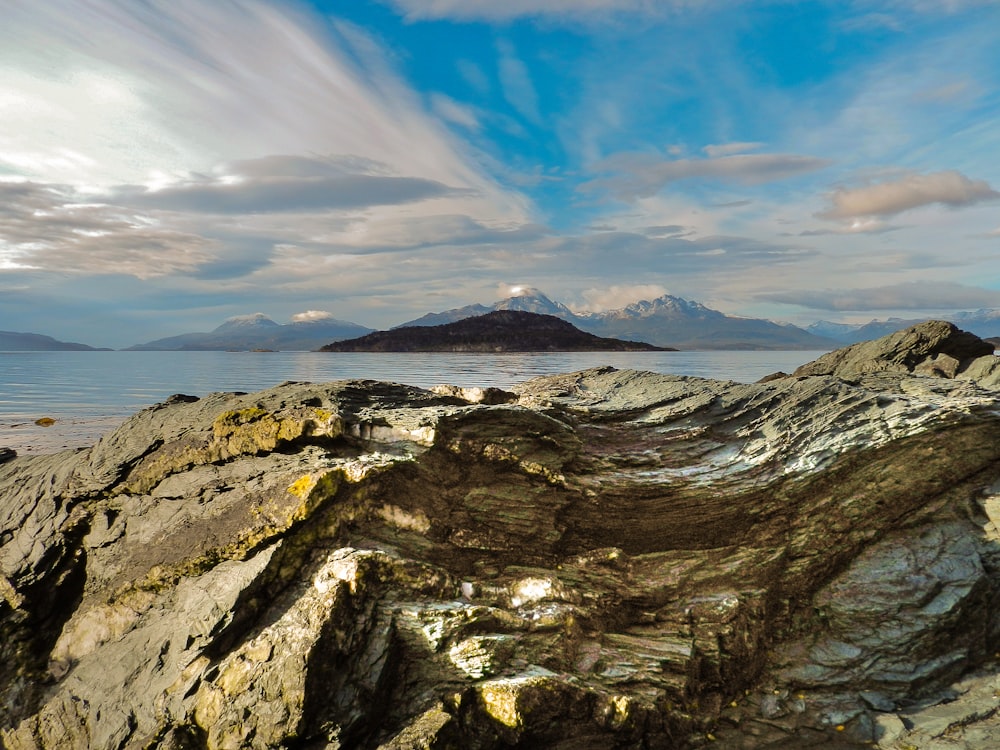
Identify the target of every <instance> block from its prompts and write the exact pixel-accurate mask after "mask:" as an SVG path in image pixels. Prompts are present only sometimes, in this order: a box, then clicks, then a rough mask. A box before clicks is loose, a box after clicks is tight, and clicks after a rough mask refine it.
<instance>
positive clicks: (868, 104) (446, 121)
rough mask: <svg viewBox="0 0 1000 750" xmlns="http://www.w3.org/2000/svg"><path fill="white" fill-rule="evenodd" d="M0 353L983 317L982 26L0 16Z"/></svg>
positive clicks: (997, 215) (151, 14)
mask: <svg viewBox="0 0 1000 750" xmlns="http://www.w3.org/2000/svg"><path fill="white" fill-rule="evenodd" d="M0 16H2V19H3V20H2V23H0V329H3V330H10V331H30V332H34V333H43V334H47V335H51V336H55V337H56V338H60V339H63V340H72V341H82V342H84V343H88V344H91V345H93V346H107V347H114V348H120V347H125V346H129V345H132V344H136V343H141V342H145V341H150V340H153V339H156V338H160V337H163V336H168V335H174V334H178V333H183V332H190V331H207V330H211V329H212V328H215V327H216V326H218V325H219V324H220V323H222V322H223V321H224V320H225V319H226V318H228V317H231V316H235V315H243V314H250V313H255V312H263V313H265V314H266V315H268V316H269V317H271V318H273V319H274V320H276V321H278V322H280V323H284V322H288V321H290V320H293V319H296V316H302V315H305V316H306V317H312V318H315V317H317V316H320V315H322V314H329V315H331V316H333V317H336V318H339V319H342V320H350V321H354V322H357V323H360V324H362V325H366V326H369V327H373V328H386V327H389V326H392V325H396V324H398V323H401V322H403V321H406V320H410V319H413V318H416V317H419V316H420V315H422V314H424V313H426V312H431V311H441V310H446V309H449V308H453V307H458V306H462V305H466V304H471V303H474V302H480V303H485V304H488V303H491V302H493V301H495V300H497V299H501V298H503V297H506V296H509V293H508V290H509V289H510V288H511V287H513V286H528V287H534V288H538V289H540V290H542V291H543V292H544V293H545V294H547V295H548V296H549V297H551V298H552V299H555V300H558V301H561V302H564V303H566V304H568V305H569V306H570V307H572V308H573V309H576V310H594V311H597V310H606V309H614V308H618V307H622V306H625V305H627V304H629V303H631V302H634V301H636V300H639V299H651V298H654V297H657V296H659V295H662V294H673V295H676V296H679V297H683V298H685V299H689V300H696V301H698V302H701V303H702V304H705V305H708V306H709V307H713V308H715V309H718V310H721V311H723V312H726V313H728V314H732V315H745V316H752V317H765V318H770V319H772V320H779V321H787V322H793V323H796V324H800V325H804V324H808V323H810V322H813V321H816V320H833V321H843V322H865V321H868V320H871V319H875V318H878V319H884V318H887V317H890V316H899V317H905V318H916V317H923V316H933V315H944V314H948V313H949V312H954V311H958V310H975V309H978V308H992V307H1000V44H998V43H997V40H998V38H1000V1H998V0H980V1H978V2H977V1H975V0H825V1H819V0H817V1H815V2H813V1H807V0H803V1H802V2H795V1H793V0H503V1H502V2H498V1H497V0H314V1H313V2H305V1H304V0H269V1H266V2H265V1H264V0H45V2H38V1H37V0H0Z"/></svg>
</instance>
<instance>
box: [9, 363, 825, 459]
mask: <svg viewBox="0 0 1000 750" xmlns="http://www.w3.org/2000/svg"><path fill="white" fill-rule="evenodd" d="M820 354H822V352H807V351H787V352H757V351H750V352H740V351H725V352H620V353H591V352H586V353H556V354H550V353H524V354H328V353H321V352H261V353H256V352H0V447H10V448H14V449H15V450H17V451H18V453H19V454H22V455H23V454H30V453H39V452H50V451H53V450H59V449H61V448H76V447H82V446H86V445H91V444H92V443H93V442H94V441H95V440H96V439H97V438H98V437H100V436H101V435H102V434H104V433H105V432H107V431H109V430H112V429H114V428H115V427H116V426H117V425H118V424H120V423H121V422H122V421H123V420H124V419H125V418H126V417H128V416H129V415H131V414H133V413H134V412H136V411H138V410H139V409H142V408H144V407H146V406H150V405H151V404H155V403H157V402H159V401H163V400H164V399H166V398H167V397H168V396H170V395H171V394H174V393H186V394H189V395H193V396H203V395H205V394H207V393H211V392H213V391H256V390H260V389H262V388H269V387H270V386H273V385H276V384H278V383H281V382H282V381H285V380H300V381H311V382H324V381H329V380H343V379H349V378H368V379H373V380H389V381H394V382H397V383H407V384H409V385H415V386H420V387H430V386H433V385H437V384H439V383H449V384H452V385H458V386H467V387H468V386H496V387H498V388H509V387H510V386H512V385H514V384H515V383H520V382H523V381H525V380H528V379H530V378H533V377H537V376H539V375H551V374H554V373H560V372H573V371H576V370H584V369H587V368H589V367H598V366H601V365H611V366H612V367H617V368H619V369H636V370H650V371H653V372H662V373H670V374H676V375H694V376H697V377H703V378H715V379H718V380H735V381H737V382H742V383H751V382H753V381H755V380H759V379H760V378H762V377H763V376H765V375H768V374H770V373H772V372H776V371H778V370H784V371H785V372H791V371H792V370H794V369H795V368H796V367H798V366H799V365H801V364H803V363H805V362H808V361H810V360H813V359H815V358H816V357H818V356H819V355H820ZM43 417H48V418H50V419H54V420H55V423H54V424H53V425H52V426H50V427H40V426H37V425H35V420H36V419H39V418H43Z"/></svg>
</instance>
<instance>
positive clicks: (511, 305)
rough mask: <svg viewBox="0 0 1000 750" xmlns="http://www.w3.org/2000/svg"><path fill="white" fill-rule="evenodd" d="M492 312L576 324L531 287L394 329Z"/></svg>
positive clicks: (568, 312)
mask: <svg viewBox="0 0 1000 750" xmlns="http://www.w3.org/2000/svg"><path fill="white" fill-rule="evenodd" d="M494 310H520V311H521V312H532V313H539V314H541V315H553V316H555V317H557V318H562V319H563V320H569V321H570V322H572V323H573V324H574V325H576V324H577V319H576V318H577V316H576V315H575V314H574V313H573V311H572V310H570V309H569V308H568V307H566V305H564V304H562V303H561V302H553V301H552V300H550V299H549V298H548V297H546V296H545V295H544V294H542V293H541V292H540V291H539V290H537V289H534V288H532V287H520V288H519V289H518V291H517V292H516V293H515V294H514V295H513V296H511V297H507V298H506V299H502V300H500V301H499V302H494V303H493V304H492V305H490V306H489V307H487V306H486V305H480V304H475V305H466V306H465V307H456V308H453V309H451V310H445V311H444V312H439V313H427V314H426V315H423V316H421V317H419V318H417V319H416V320H410V321H407V322H406V323H400V324H399V325H398V326H394V328H409V327H412V326H439V325H444V324H445V323H455V322H457V321H459V320H465V319H466V318H473V317H476V316H478V315H486V313H489V312H492V311H494Z"/></svg>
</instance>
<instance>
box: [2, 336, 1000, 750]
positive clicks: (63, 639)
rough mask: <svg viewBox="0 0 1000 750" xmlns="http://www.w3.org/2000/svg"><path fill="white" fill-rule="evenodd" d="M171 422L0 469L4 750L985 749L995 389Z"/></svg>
mask: <svg viewBox="0 0 1000 750" xmlns="http://www.w3.org/2000/svg"><path fill="white" fill-rule="evenodd" d="M992 352H993V347H992V345H990V344H986V343H984V342H982V341H980V340H979V339H977V338H976V337H974V336H971V335H969V334H966V333H963V332H961V331H958V330H956V329H955V328H954V327H953V326H951V325H950V324H947V323H940V322H933V323H926V324H921V325H920V326H915V327H914V328H911V329H908V330H907V331H903V332H900V333H897V334H893V335H892V336H889V337H886V338H885V339H880V340H879V341H877V342H870V343H867V344H860V345H857V346H855V347H850V348H848V349H846V350H840V351H838V352H833V353H831V354H829V355H826V356H824V357H822V358H820V359H819V360H817V361H816V362H814V363H810V364H809V365H806V366H804V367H803V368H800V369H799V370H798V371H796V373H793V374H792V375H783V374H778V375H776V376H774V377H772V378H768V379H767V381H766V382H761V383H757V384H752V385H740V384H736V383H731V382H720V381H710V380H701V379H696V378H687V377H679V376H668V375H657V374H652V373H645V372H636V371H618V370H614V369H611V368H601V369H595V370H588V371H584V372H578V373H572V374H567V375H559V376H552V377H545V378H539V379H537V380H533V381H529V382H527V383H524V384H522V385H521V386H519V387H518V388H517V389H516V392H513V393H507V392H504V391H497V390H489V389H487V390H480V389H459V388H450V387H441V388H438V389H435V390H433V391H428V390H421V389H417V388H412V387H408V386H403V385H395V384H388V383H379V382H374V381H345V382H337V383H326V384H306V383H285V384H282V385H280V386H277V387H275V388H272V389H270V390H267V391H262V392H259V393H253V394H231V393H230V394H227V393H218V394H212V395H210V396H207V397H205V398H201V399H195V398H193V397H185V396H176V397H172V398H171V399H169V400H168V401H167V402H165V403H163V404H160V405H157V406H154V407H152V408H150V409H147V410H145V411H142V412H140V413H138V414H136V415H135V416H133V417H132V418H131V419H129V420H128V421H127V422H126V423H125V424H123V425H122V426H121V427H120V428H119V429H118V430H116V431H115V432H113V433H111V434H109V435H108V436H106V437H105V438H103V439H102V440H101V441H100V442H98V443H97V444H96V445H95V446H93V447H92V448H88V449H83V450H79V451H64V452H61V453H57V454H52V455H43V456H20V457H16V458H13V459H12V460H9V461H7V462H6V463H3V464H0V744H2V745H3V746H4V747H6V748H16V749H20V748H67V747H68V748H109V749H110V748H164V749H166V748H172V749H175V750H181V749H188V748H190V749H193V748H199V749H201V748H212V749H213V750H214V749H216V748H218V749H220V750H221V749H222V748H276V747H287V748H293V747H294V748H330V749H332V748H379V749H381V750H404V749H407V750H409V749H416V748H426V749H428V750H430V749H432V748H433V749H438V750H443V749H445V748H471V749H473V750H492V749H494V748H512V747H516V748H565V749H566V750H569V749H571V748H573V749H577V748H582V749H583V750H587V749H593V750H598V749H602V750H603V749H604V748H664V749H673V748H688V747H725V748H803V747H810V746H817V747H832V748H836V747H855V746H868V747H871V746H878V747H882V748H895V749H897V750H902V749H903V748H952V747H955V748H963V747H964V748H983V747H993V746H1000V716H998V714H997V709H998V708H1000V663H998V654H997V652H998V650H1000V641H998V637H1000V408H998V406H1000V391H998V389H1000V367H998V364H997V363H998V361H1000V360H997V358H995V357H994V356H993V354H992Z"/></svg>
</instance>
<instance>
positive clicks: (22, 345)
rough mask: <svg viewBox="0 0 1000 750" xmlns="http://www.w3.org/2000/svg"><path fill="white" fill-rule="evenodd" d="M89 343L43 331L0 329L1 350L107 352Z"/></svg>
mask: <svg viewBox="0 0 1000 750" xmlns="http://www.w3.org/2000/svg"><path fill="white" fill-rule="evenodd" d="M107 351H111V350H110V349H103V348H99V347H96V346H90V345H89V344H78V343H76V342H72V341H60V340H58V339H56V338H53V337H52V336H46V335H45V334H42V333H23V332H18V331H0V352H107Z"/></svg>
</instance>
